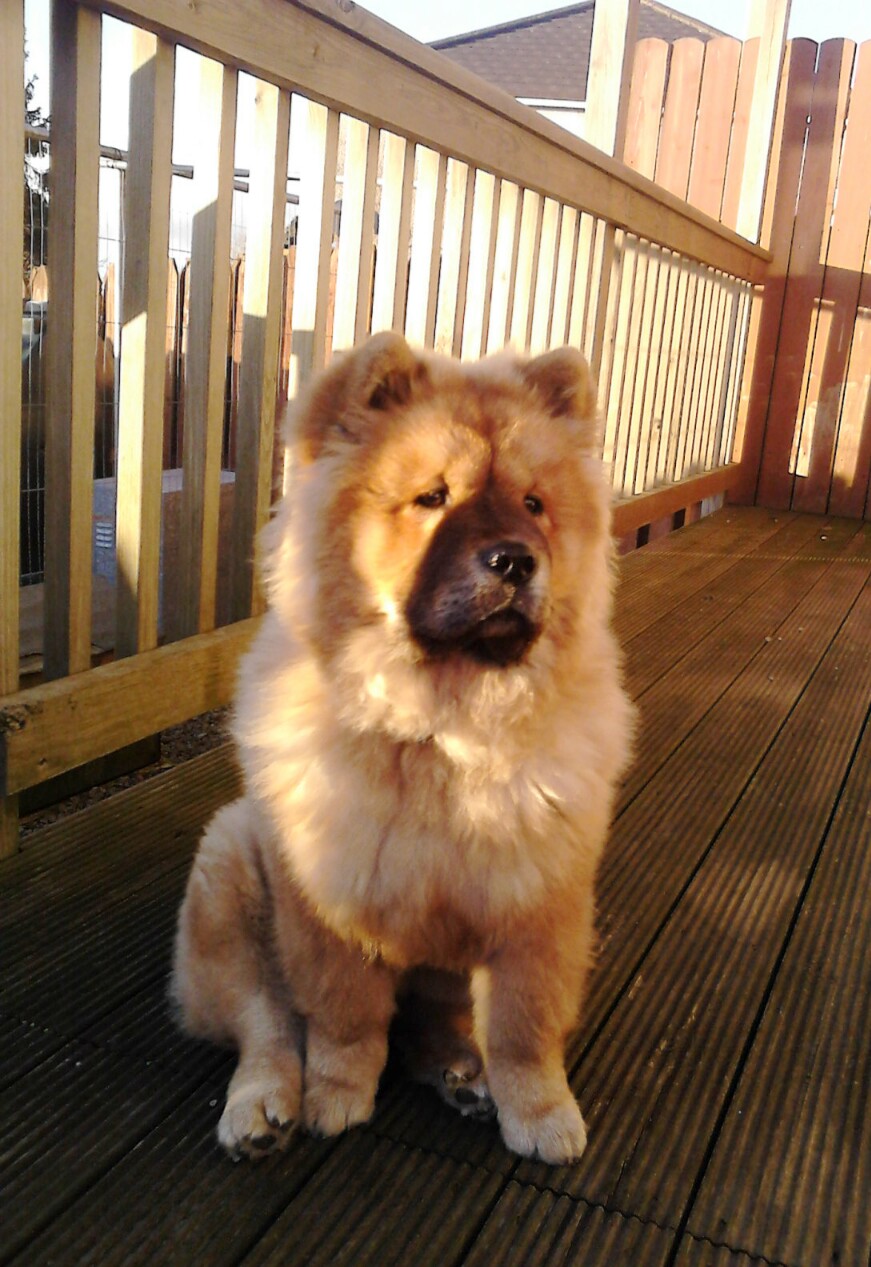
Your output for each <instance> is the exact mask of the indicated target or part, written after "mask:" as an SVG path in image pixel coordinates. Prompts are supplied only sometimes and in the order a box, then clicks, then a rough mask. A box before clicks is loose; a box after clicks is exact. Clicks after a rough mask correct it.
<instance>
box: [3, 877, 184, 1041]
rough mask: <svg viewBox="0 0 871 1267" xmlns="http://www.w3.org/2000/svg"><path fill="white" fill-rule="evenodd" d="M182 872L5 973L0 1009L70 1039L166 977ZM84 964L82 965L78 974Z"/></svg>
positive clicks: (74, 925) (24, 958)
mask: <svg viewBox="0 0 871 1267" xmlns="http://www.w3.org/2000/svg"><path fill="white" fill-rule="evenodd" d="M184 879H185V869H184V868H183V867H180V868H179V869H178V871H177V872H175V873H174V874H173V875H171V876H169V877H164V878H163V879H162V880H159V881H155V882H154V883H153V884H151V885H149V886H148V889H147V890H146V891H145V892H144V893H137V894H135V896H134V897H132V898H131V899H130V900H129V901H128V902H125V903H123V904H122V905H120V906H118V907H115V908H114V909H112V910H111V911H109V912H108V913H107V916H106V918H105V920H104V921H103V922H102V923H100V922H99V919H98V917H97V916H96V915H95V916H93V917H92V918H91V917H89V918H88V920H87V921H86V922H85V923H83V924H78V923H76V922H71V925H70V938H71V940H70V943H69V945H67V946H64V947H62V948H61V947H55V946H50V947H48V948H43V949H42V950H41V951H36V952H34V953H33V954H32V955H29V954H24V955H22V956H21V958H20V959H19V960H18V963H17V964H16V965H14V966H10V967H8V968H7V967H6V966H5V965H4V970H3V977H4V980H3V983H2V987H0V1008H2V1010H3V1011H4V1012H6V1013H9V1014H11V1015H13V1016H22V1017H24V1018H25V1019H26V1020H34V1021H37V1022H40V1023H42V1024H45V1025H47V1026H51V1027H54V1028H57V1029H59V1030H60V1031H61V1032H63V1033H66V1034H69V1035H70V1036H74V1035H76V1034H78V1033H80V1032H81V1029H82V1027H83V1026H84V1024H85V1023H87V1022H88V1021H90V1020H93V1019H94V1018H96V1017H98V1016H102V1015H105V1014H106V1013H107V1012H109V1011H111V1010H112V1009H113V1008H114V1007H117V1006H118V1004H119V1003H121V1002H122V1001H123V1000H124V999H125V998H127V997H128V996H129V995H131V994H135V993H136V992H137V991H138V990H140V989H141V988H142V987H143V986H144V985H146V984H147V983H148V982H149V981H151V980H154V979H155V977H157V976H159V975H160V973H161V972H163V971H165V965H166V962H167V956H168V953H169V947H170V945H171V942H172V936H173V930H174V927H175V916H176V910H177V907H178V904H179V902H180V901H181V897H182V893H183V891H184ZM83 964H87V965H88V967H87V970H86V972H83Z"/></svg>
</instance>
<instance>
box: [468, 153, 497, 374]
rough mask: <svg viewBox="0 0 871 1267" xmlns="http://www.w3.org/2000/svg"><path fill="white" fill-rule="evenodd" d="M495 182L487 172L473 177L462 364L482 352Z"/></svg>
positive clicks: (493, 223) (489, 283) (486, 308)
mask: <svg viewBox="0 0 871 1267" xmlns="http://www.w3.org/2000/svg"><path fill="white" fill-rule="evenodd" d="M495 198H496V180H495V177H493V176H491V175H490V173H489V172H482V171H477V172H476V173H475V192H474V202H473V206H472V225H471V231H470V235H469V266H468V273H467V281H466V302H465V309H464V319H463V341H462V346H461V352H460V355H461V356H462V358H463V360H476V359H477V358H478V357H479V356H480V355H481V353H482V352H483V351H484V340H485V333H486V330H487V325H488V317H489V300H488V295H489V289H490V286H491V285H492V282H493V253H492V247H493V245H494V227H495V220H494V216H493V209H494V201H495Z"/></svg>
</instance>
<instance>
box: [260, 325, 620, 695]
mask: <svg viewBox="0 0 871 1267" xmlns="http://www.w3.org/2000/svg"><path fill="white" fill-rule="evenodd" d="M290 444H291V448H292V451H293V455H294V465H295V472H296V474H295V478H294V481H293V483H292V486H291V489H290V494H289V497H288V504H287V506H286V508H285V510H283V511H282V512H281V513H280V515H279V520H278V523H277V525H276V529H275V530H274V531H275V532H276V535H277V538H278V540H277V541H276V540H275V539H274V544H275V545H278V547H279V548H278V549H276V550H275V553H274V556H273V558H272V561H271V562H270V563H269V564H268V568H269V581H270V588H271V595H272V602H273V605H274V606H275V607H277V608H278V609H279V612H282V611H283V612H284V614H285V615H286V616H287V617H288V619H289V620H291V621H292V622H293V623H294V624H295V626H296V627H297V632H299V629H300V627H303V628H304V636H305V637H306V638H307V640H308V641H309V643H310V644H311V645H312V646H313V647H314V649H315V650H316V652H317V654H318V655H319V656H320V657H321V658H322V659H323V660H324V661H325V662H328V663H330V664H333V665H336V664H338V663H340V662H341V664H343V665H345V666H347V664H348V663H349V655H358V657H361V656H362V655H363V653H362V651H361V650H360V648H362V647H363V646H364V645H366V646H368V647H369V648H370V649H371V650H372V651H373V652H374V651H376V650H377V652H378V655H377V656H376V657H375V658H376V659H378V661H379V665H380V668H379V672H380V673H381V674H382V675H384V674H385V673H388V672H389V666H390V665H391V664H396V663H398V662H401V663H402V664H404V665H405V666H413V667H414V668H415V670H416V671H418V672H420V671H423V673H424V674H429V675H430V676H431V677H432V676H436V677H439V678H440V680H442V681H444V680H445V678H446V676H449V675H450V673H451V672H452V671H462V673H463V674H464V675H465V677H466V678H468V676H469V674H470V673H471V672H472V671H474V672H477V673H479V674H480V672H481V671H482V670H484V671H488V670H489V671H492V670H496V671H505V670H512V669H518V668H519V669H523V668H524V667H530V666H533V665H534V664H535V662H536V658H537V657H540V656H542V655H543V654H544V653H543V652H542V651H541V650H540V649H541V648H542V647H543V646H544V645H546V644H548V643H551V644H553V643H554V642H555V641H556V642H559V643H561V644H563V645H565V644H566V643H570V642H571V641H572V639H573V637H574V636H575V633H576V632H577V630H578V629H579V628H580V626H581V625H582V624H583V619H584V612H585V611H586V610H587V609H588V608H589V607H590V604H591V602H592V604H593V606H595V605H596V603H599V605H601V602H607V595H608V592H609V581H608V496H607V492H606V490H605V487H604V484H603V481H602V478H601V471H600V463H599V461H598V456H597V450H598V438H597V427H596V412H595V393H594V387H593V384H592V380H591V378H590V374H589V371H588V369H587V366H586V362H585V361H584V359H583V357H582V356H581V355H580V353H578V352H575V351H573V350H571V349H568V348H563V349H559V350H557V351H554V352H550V353H546V354H545V355H543V356H540V357H537V358H534V359H532V360H523V359H520V358H517V357H513V356H510V355H507V354H506V355H500V356H498V357H494V358H490V359H488V360H485V361H481V362H478V363H477V364H471V365H466V364H461V363H459V362H456V361H453V360H450V359H448V358H442V357H436V356H432V355H424V354H418V353H415V352H414V351H412V349H411V348H409V346H408V344H407V343H406V342H405V341H404V340H403V339H402V338H401V337H400V336H398V335H393V334H383V335H376V336H374V337H373V338H371V339H370V340H369V341H368V342H367V343H365V344H364V345H363V346H362V347H361V348H359V349H358V350H356V351H353V352H350V353H347V354H345V355H344V356H342V357H340V358H337V359H336V361H335V362H334V363H333V364H332V365H331V367H330V368H329V369H328V370H327V371H326V372H325V373H324V374H323V375H322V376H321V377H320V378H319V379H318V380H317V381H316V382H315V383H314V384H313V385H312V387H311V388H310V389H309V390H308V392H307V393H306V394H305V395H304V397H303V398H302V399H301V400H300V401H299V402H298V404H297V406H296V408H295V411H294V418H293V423H292V432H291V436H290ZM603 587H604V598H603V599H602V600H601V602H600V600H599V599H596V600H595V602H594V601H593V600H592V599H590V595H591V594H592V593H593V592H600V593H601V592H602V591H603ZM588 600H589V601H588ZM349 647H354V648H357V650H356V651H353V652H350V653H349ZM545 658H547V657H545ZM551 658H552V656H551ZM384 689H385V690H389V689H390V687H389V683H388V684H387V685H385V688H384Z"/></svg>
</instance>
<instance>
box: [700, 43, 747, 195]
mask: <svg viewBox="0 0 871 1267" xmlns="http://www.w3.org/2000/svg"><path fill="white" fill-rule="evenodd" d="M740 58H741V45H740V43H739V41H738V40H733V39H729V38H728V37H723V38H722V39H715V40H709V41H708V42H707V44H706V45H705V59H704V66H703V69H702V85H701V91H700V93H699V113H698V118H697V120H696V134H695V141H694V144H693V158H692V167H691V170H690V183H689V201H690V202H691V203H693V204H694V205H695V206H697V207H699V208H700V209H701V210H702V211H706V212H707V213H708V215H710V216H714V217H716V218H717V219H719V217H720V211H721V208H722V204H723V186H724V183H725V178H726V160H727V157H728V153H729V138H730V136H731V132H732V115H733V113H734V109H735V93H736V90H737V86H738V64H739V61H740Z"/></svg>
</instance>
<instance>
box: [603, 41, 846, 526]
mask: <svg viewBox="0 0 871 1267" xmlns="http://www.w3.org/2000/svg"><path fill="white" fill-rule="evenodd" d="M758 47H759V41H758V40H753V41H748V42H747V43H746V44H744V45H742V44H740V43H739V42H738V41H737V40H732V39H717V40H712V41H710V42H708V43H707V44H702V43H701V41H699V40H694V39H684V40H678V41H677V43H675V44H674V45H673V46H671V47H670V46H668V45H666V44H664V43H663V42H662V41H660V40H644V41H641V42H640V43H639V44H638V46H637V50H636V58H635V69H634V73H633V80H632V88H631V95H630V105H629V115H630V121H629V127H628V129H627V135H628V140H627V147H626V152H625V158H626V162H627V163H628V164H630V165H631V166H632V167H634V168H635V169H636V170H637V171H640V172H643V173H644V174H645V175H647V176H651V177H652V178H654V179H655V180H656V181H657V182H658V183H659V184H661V185H663V186H664V187H665V188H667V189H670V190H671V191H672V192H674V193H676V194H678V195H680V196H681V197H686V198H687V199H688V200H689V201H690V202H691V203H693V205H694V206H697V207H699V208H700V209H702V210H704V211H707V212H709V213H710V214H711V215H713V216H716V217H717V218H719V219H720V220H721V221H722V222H723V223H724V224H726V225H729V226H730V227H735V225H736V224H737V222H738V208H739V200H740V191H741V177H742V172H743V169H744V162H745V158H746V153H747V136H748V119H749V102H750V95H751V89H752V84H753V78H754V73H755V69H756V63H757V59H758ZM869 135H871V42H867V43H865V44H863V45H861V46H860V47H858V48H857V46H856V45H855V44H853V43H852V42H851V41H849V40H830V41H828V42H827V43H825V44H823V45H821V46H817V45H816V44H814V43H813V42H811V41H809V40H794V41H791V42H789V43H788V44H787V47H786V56H785V61H784V66H783V72H782V75H781V80H780V88H779V94H778V102H777V113H776V117H775V125H774V135H773V143H772V162H771V166H770V170H769V180H768V189H767V197H766V201H765V207H764V215H763V234H762V240H763V242H764V243H765V245H766V246H768V247H769V248H770V250H771V252H772V255H773V260H772V266H771V269H770V271H769V274H768V278H767V280H766V284H765V289H764V292H762V293H760V294H759V295H757V297H756V300H755V302H754V307H753V312H752V320H751V325H750V329H749V335H748V341H747V346H748V353H749V355H748V361H747V373H746V375H745V377H744V384H743V390H742V398H741V402H740V410H739V416H738V419H737V441H736V456H737V457H739V458H740V459H741V469H740V473H739V476H738V479H737V480H736V481H735V482H734V484H733V486H732V487H731V488H730V497H731V498H732V499H733V500H736V501H743V502H754V501H755V502H758V503H759V504H761V505H765V506H771V507H774V508H787V507H792V508H794V509H796V510H804V511H813V512H817V513H820V514H826V513H828V514H838V515H846V516H851V517H856V518H862V517H863V516H864V517H865V518H867V517H869V515H871V239H869V218H871V163H869V162H868V157H867V152H868V137H869ZM738 328H739V329H740V322H739V327H738Z"/></svg>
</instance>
